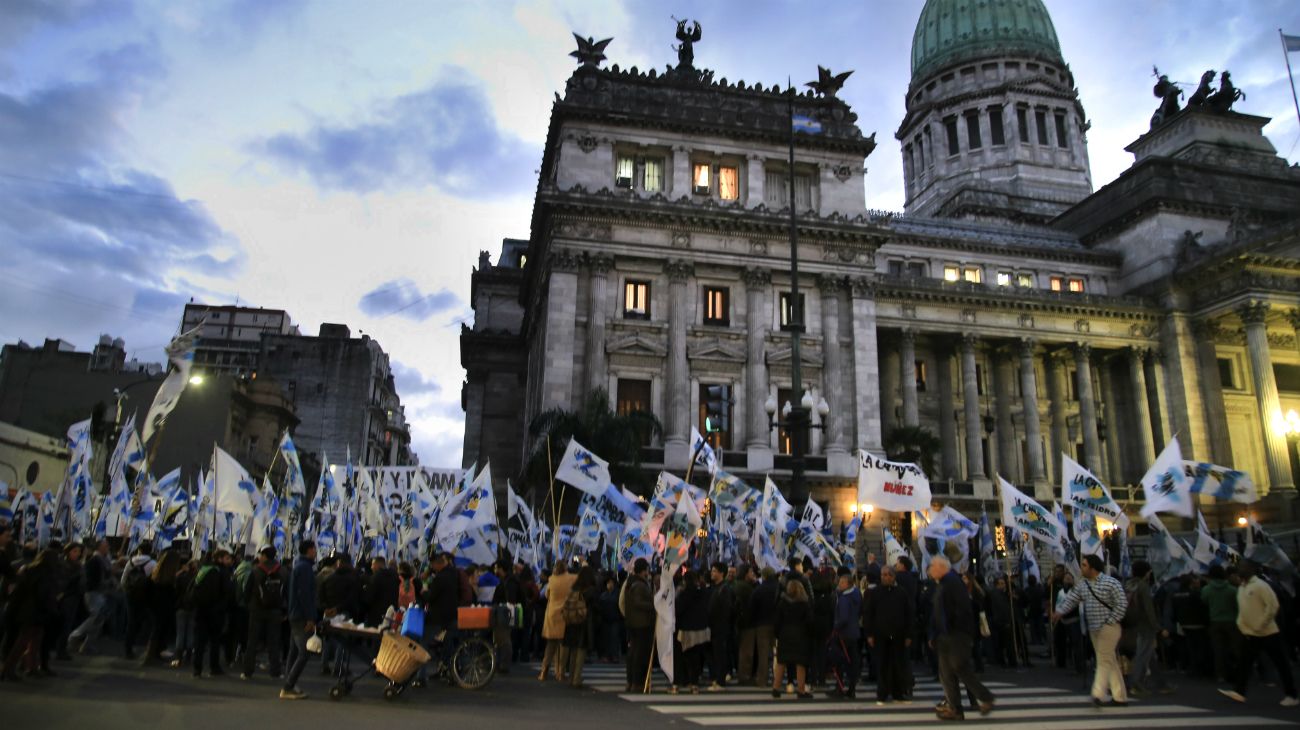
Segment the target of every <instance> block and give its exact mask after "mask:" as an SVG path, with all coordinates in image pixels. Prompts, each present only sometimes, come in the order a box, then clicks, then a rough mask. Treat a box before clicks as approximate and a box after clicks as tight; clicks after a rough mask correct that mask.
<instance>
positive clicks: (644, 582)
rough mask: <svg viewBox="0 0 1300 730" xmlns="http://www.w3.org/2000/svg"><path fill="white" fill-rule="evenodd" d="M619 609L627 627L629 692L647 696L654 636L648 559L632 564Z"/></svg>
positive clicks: (652, 600)
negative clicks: (647, 673) (645, 693)
mask: <svg viewBox="0 0 1300 730" xmlns="http://www.w3.org/2000/svg"><path fill="white" fill-rule="evenodd" d="M619 609H620V610H622V612H623V622H624V625H625V626H627V640H628V647H627V691H628V692H644V691H645V680H646V672H647V671H648V670H649V669H650V651H651V646H652V645H653V644H654V635H655V603H654V589H653V588H651V587H650V563H649V562H648V561H646V559H645V558H637V559H636V562H634V563H632V574H631V575H629V576H628V577H627V583H626V584H624V586H623V591H622V595H621V596H620V605H619Z"/></svg>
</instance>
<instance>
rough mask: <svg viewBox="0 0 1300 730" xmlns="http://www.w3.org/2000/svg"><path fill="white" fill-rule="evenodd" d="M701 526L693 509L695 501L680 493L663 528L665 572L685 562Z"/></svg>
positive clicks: (698, 516)
mask: <svg viewBox="0 0 1300 730" xmlns="http://www.w3.org/2000/svg"><path fill="white" fill-rule="evenodd" d="M701 524H702V521H701V519H700V512H699V510H698V509H697V508H696V507H695V500H694V499H692V498H691V495H690V494H688V493H686V492H682V493H681V494H680V495H679V496H678V498H677V508H676V509H675V510H673V513H672V515H671V516H669V517H668V519H667V520H666V521H665V522H664V526H663V532H662V536H663V546H664V547H663V552H664V566H665V572H668V571H671V570H673V569H676V568H677V566H679V565H681V564H683V563H685V562H686V558H687V556H688V555H689V554H690V549H691V543H692V542H693V541H694V540H695V534H696V532H697V531H698V530H699V529H700V525H701Z"/></svg>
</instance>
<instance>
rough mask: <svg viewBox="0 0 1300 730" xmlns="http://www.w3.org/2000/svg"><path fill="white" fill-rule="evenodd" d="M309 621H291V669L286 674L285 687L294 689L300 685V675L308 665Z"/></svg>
mask: <svg viewBox="0 0 1300 730" xmlns="http://www.w3.org/2000/svg"><path fill="white" fill-rule="evenodd" d="M307 637H308V634H307V622H306V621H298V620H294V621H290V622H289V671H288V672H287V673H286V674H285V675H284V688H285V689H288V690H292V689H293V688H294V687H296V686H297V685H298V677H300V676H302V670H303V669H305V668H306V667H307V656H308V654H307Z"/></svg>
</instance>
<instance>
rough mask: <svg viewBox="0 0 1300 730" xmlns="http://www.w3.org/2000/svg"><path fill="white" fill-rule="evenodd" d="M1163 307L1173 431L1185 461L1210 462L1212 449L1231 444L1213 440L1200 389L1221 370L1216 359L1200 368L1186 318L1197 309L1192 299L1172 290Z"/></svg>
mask: <svg viewBox="0 0 1300 730" xmlns="http://www.w3.org/2000/svg"><path fill="white" fill-rule="evenodd" d="M1161 306H1162V307H1163V308H1164V309H1165V312H1166V314H1165V316H1164V319H1163V320H1161V322H1160V351H1161V352H1162V353H1164V356H1165V368H1166V370H1165V372H1166V374H1167V376H1168V379H1167V382H1168V384H1169V387H1168V388H1167V390H1166V392H1167V394H1168V396H1169V418H1170V427H1169V430H1170V431H1172V432H1173V433H1175V434H1178V445H1179V446H1181V447H1182V450H1183V458H1184V459H1206V458H1207V456H1208V455H1209V454H1210V453H1211V448H1218V446H1219V445H1223V446H1226V445H1227V443H1228V440H1227V438H1226V437H1225V438H1224V439H1222V440H1221V441H1218V443H1217V444H1216V443H1215V442H1214V441H1213V440H1212V439H1211V437H1210V433H1209V431H1210V429H1209V425H1208V424H1207V420H1208V419H1207V416H1208V413H1209V406H1210V404H1207V403H1205V401H1204V399H1203V396H1202V394H1201V388H1200V385H1199V384H1205V383H1208V382H1209V381H1211V380H1213V379H1214V378H1215V377H1216V374H1217V373H1218V372H1219V368H1218V365H1217V364H1216V363H1215V362H1214V361H1213V359H1211V361H1210V369H1209V370H1205V369H1204V368H1202V367H1201V366H1200V364H1199V363H1200V361H1199V358H1198V357H1197V338H1196V336H1195V335H1194V334H1193V332H1192V321H1191V318H1190V317H1188V316H1187V315H1186V314H1184V313H1185V312H1188V311H1190V310H1191V309H1192V308H1193V305H1192V302H1191V300H1190V297H1189V296H1188V295H1187V294H1186V293H1185V292H1182V291H1179V290H1177V289H1175V290H1171V291H1169V292H1166V293H1165V295H1164V296H1163V297H1162V298H1161ZM1215 461H1217V459H1216V460H1215ZM1218 463H1220V464H1222V463H1223V462H1222V461H1219V462H1218Z"/></svg>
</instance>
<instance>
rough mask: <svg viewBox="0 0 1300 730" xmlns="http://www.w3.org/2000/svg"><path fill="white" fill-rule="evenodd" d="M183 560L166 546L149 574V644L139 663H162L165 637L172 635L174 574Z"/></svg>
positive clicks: (174, 620) (174, 605)
mask: <svg viewBox="0 0 1300 730" xmlns="http://www.w3.org/2000/svg"><path fill="white" fill-rule="evenodd" d="M183 563H184V560H183V559H182V557H181V554H180V552H178V551H177V550H175V549H173V548H170V547H169V548H167V549H165V550H163V551H162V554H161V555H159V556H158V562H157V563H156V564H155V565H154V568H153V572H151V573H150V574H149V583H148V587H147V589H146V594H147V596H148V604H149V616H150V619H151V621H152V626H151V627H150V629H149V644H148V645H147V646H146V647H145V652H144V656H143V657H141V659H140V664H141V665H142V666H147V665H149V664H154V663H157V662H161V661H162V659H163V656H162V654H163V651H164V650H166V648H167V637H169V636H172V637H174V636H175V634H174V633H173V629H174V625H175V622H176V574H177V573H178V572H179V571H180V569H181V566H182V564H183Z"/></svg>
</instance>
